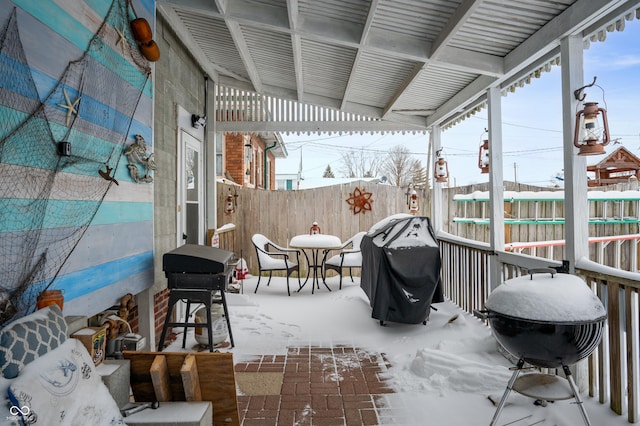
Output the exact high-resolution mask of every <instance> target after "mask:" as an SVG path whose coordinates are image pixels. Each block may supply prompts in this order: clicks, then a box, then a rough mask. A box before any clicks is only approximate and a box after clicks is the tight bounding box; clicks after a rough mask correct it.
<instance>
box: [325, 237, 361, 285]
mask: <svg viewBox="0 0 640 426" xmlns="http://www.w3.org/2000/svg"><path fill="white" fill-rule="evenodd" d="M365 235H366V232H365V231H362V232H358V233H357V234H355V235H354V236H353V237H351V238H349V239H348V240H347V241H345V242H344V244H343V245H342V247H341V248H340V253H338V254H336V255H334V256H332V257H330V258H329V259H327V260H326V261H325V262H324V271H325V276H326V273H327V270H333V271H336V272H337V273H338V274H340V289H342V270H343V269H346V268H348V269H349V276H350V277H351V282H353V275H352V273H351V269H352V268H362V253H361V252H360V243H361V242H362V237H364V236H365ZM347 247H351V248H347ZM329 251H331V250H327V251H326V252H325V255H326V253H328V252H329Z"/></svg>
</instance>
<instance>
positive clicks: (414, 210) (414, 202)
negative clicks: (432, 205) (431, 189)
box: [409, 189, 420, 214]
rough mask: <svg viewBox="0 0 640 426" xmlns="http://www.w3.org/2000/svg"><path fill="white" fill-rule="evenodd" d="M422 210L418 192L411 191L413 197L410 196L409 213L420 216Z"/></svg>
mask: <svg viewBox="0 0 640 426" xmlns="http://www.w3.org/2000/svg"><path fill="white" fill-rule="evenodd" d="M419 210H420V201H419V199H418V193H417V192H416V190H415V189H414V190H412V191H411V195H410V196H409V213H411V214H418V211H419Z"/></svg>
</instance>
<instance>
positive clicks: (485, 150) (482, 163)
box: [478, 129, 489, 174]
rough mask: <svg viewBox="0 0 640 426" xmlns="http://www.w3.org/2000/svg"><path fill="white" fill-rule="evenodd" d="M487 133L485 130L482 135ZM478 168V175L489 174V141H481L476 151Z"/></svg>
mask: <svg viewBox="0 0 640 426" xmlns="http://www.w3.org/2000/svg"><path fill="white" fill-rule="evenodd" d="M488 132H489V131H488V130H487V129H484V133H488ZM484 133H483V135H484ZM478 167H479V168H480V173H482V174H485V173H489V139H485V140H483V141H482V144H481V145H480V149H479V150H478Z"/></svg>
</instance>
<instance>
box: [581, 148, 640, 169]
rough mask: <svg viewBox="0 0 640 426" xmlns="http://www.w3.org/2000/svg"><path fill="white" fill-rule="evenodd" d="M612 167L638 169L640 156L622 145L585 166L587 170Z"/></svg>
mask: <svg viewBox="0 0 640 426" xmlns="http://www.w3.org/2000/svg"><path fill="white" fill-rule="evenodd" d="M613 167H615V168H617V169H625V168H628V169H633V170H638V169H640V158H638V157H637V156H636V155H634V154H633V153H632V152H631V151H629V150H628V149H627V148H625V147H624V146H619V147H618V149H616V150H615V151H612V152H611V153H609V154H608V155H607V156H606V157H604V158H603V159H602V160H600V161H599V162H598V163H596V164H594V165H592V166H587V170H596V169H606V168H613Z"/></svg>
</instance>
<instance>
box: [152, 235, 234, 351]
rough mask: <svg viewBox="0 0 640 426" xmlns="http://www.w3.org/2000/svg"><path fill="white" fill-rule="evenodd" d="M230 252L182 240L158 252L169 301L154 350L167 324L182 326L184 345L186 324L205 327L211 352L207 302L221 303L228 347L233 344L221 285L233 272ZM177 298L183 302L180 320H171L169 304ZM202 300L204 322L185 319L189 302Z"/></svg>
mask: <svg viewBox="0 0 640 426" xmlns="http://www.w3.org/2000/svg"><path fill="white" fill-rule="evenodd" d="M232 257H233V253H232V252H230V251H227V250H222V249H219V248H216V247H208V246H201V245H196V244H185V245H183V246H180V247H178V248H176V249H174V250H172V251H170V252H168V253H165V254H164V255H163V256H162V269H163V270H164V272H165V275H166V276H167V279H168V287H169V290H170V291H169V304H168V308H167V316H166V319H165V323H164V327H163V328H162V334H161V335H160V342H159V343H158V351H161V350H162V349H163V347H164V344H165V337H166V334H167V329H168V328H169V327H178V326H182V327H185V330H184V335H183V340H182V347H183V348H184V347H185V343H186V337H187V328H188V327H194V328H195V327H206V329H207V336H208V341H209V350H210V351H211V352H213V350H214V347H213V344H211V343H212V342H213V336H212V334H213V333H212V329H211V323H212V319H211V304H212V303H218V304H222V307H223V309H224V315H225V317H226V320H227V329H228V331H229V339H230V341H231V342H230V343H231V347H233V346H234V345H233V335H232V334H231V324H230V323H229V312H228V311H227V299H226V297H225V294H224V293H225V289H226V285H227V282H228V281H229V276H230V275H231V273H232V272H233V267H232V266H231V259H232ZM179 300H184V301H186V303H187V307H186V313H185V318H184V321H183V322H172V321H171V316H172V313H173V308H174V306H175V304H176V303H177V302H178V301H179ZM192 303H195V304H203V305H204V306H205V308H206V310H207V316H206V318H207V319H208V320H207V322H189V315H190V314H191V312H190V310H191V304H192Z"/></svg>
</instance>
